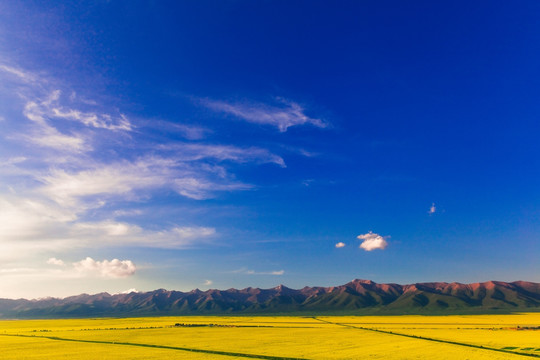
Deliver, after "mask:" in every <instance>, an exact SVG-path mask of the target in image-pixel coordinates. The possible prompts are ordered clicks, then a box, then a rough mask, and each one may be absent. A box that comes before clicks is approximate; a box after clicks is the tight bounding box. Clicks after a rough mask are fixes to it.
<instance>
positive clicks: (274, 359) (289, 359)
mask: <svg viewBox="0 0 540 360" xmlns="http://www.w3.org/2000/svg"><path fill="white" fill-rule="evenodd" d="M0 335H1V336H13V337H25V338H34V339H48V340H57V341H72V342H82V343H92V344H106V345H125V346H140V347H149V348H157V349H168V350H179V351H190V352H197V353H205V354H214V355H223V356H236V357H245V358H251V359H268V360H309V359H306V358H294V357H282V356H272V355H257V354H246V353H236V352H228V351H219V350H205V349H195V348H186V347H179V346H168V345H155V344H141V343H130V342H123V341H104V340H84V339H69V338H61V337H57V336H43V335H23V334H0Z"/></svg>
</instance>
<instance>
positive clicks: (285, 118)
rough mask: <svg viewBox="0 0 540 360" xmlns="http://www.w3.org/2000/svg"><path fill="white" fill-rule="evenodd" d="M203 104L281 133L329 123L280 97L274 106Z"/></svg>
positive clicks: (206, 101)
mask: <svg viewBox="0 0 540 360" xmlns="http://www.w3.org/2000/svg"><path fill="white" fill-rule="evenodd" d="M201 103H202V105H204V106H205V107H207V108H208V109H210V110H213V111H215V112H220V113H225V114H227V115H232V116H234V117H236V118H239V119H242V120H244V121H247V122H250V123H254V124H262V125H271V126H275V127H277V128H278V129H279V131H280V132H285V131H287V129H288V128H289V127H291V126H297V125H306V124H309V125H312V126H315V127H318V128H325V127H327V126H328V123H327V122H325V121H323V120H321V119H317V118H313V117H310V116H308V115H307V114H306V112H305V109H304V108H303V107H302V106H301V105H300V104H298V103H296V102H293V101H289V100H286V99H283V98H279V97H278V98H276V99H275V101H274V103H273V104H267V103H262V102H248V101H246V102H227V101H220V100H210V99H203V100H201Z"/></svg>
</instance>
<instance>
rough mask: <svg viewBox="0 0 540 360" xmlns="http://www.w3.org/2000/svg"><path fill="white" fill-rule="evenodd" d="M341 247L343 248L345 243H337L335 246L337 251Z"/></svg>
mask: <svg viewBox="0 0 540 360" xmlns="http://www.w3.org/2000/svg"><path fill="white" fill-rule="evenodd" d="M342 247H345V243H344V242H338V243H337V244H336V248H338V249H339V248H342Z"/></svg>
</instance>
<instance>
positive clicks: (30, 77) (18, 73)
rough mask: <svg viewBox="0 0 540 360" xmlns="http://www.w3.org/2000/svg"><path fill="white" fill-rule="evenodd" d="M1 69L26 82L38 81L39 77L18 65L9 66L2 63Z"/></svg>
mask: <svg viewBox="0 0 540 360" xmlns="http://www.w3.org/2000/svg"><path fill="white" fill-rule="evenodd" d="M0 71H3V72H5V73H7V74H9V75H12V76H15V77H17V78H18V79H19V80H21V81H23V82H25V83H34V82H37V81H38V79H39V77H37V76H36V75H34V74H32V73H31V72H29V71H25V70H22V69H20V68H17V67H13V66H8V65H6V64H0Z"/></svg>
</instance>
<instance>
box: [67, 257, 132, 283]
mask: <svg viewBox="0 0 540 360" xmlns="http://www.w3.org/2000/svg"><path fill="white" fill-rule="evenodd" d="M73 266H74V267H75V269H76V270H77V271H79V272H80V273H85V274H95V275H100V276H102V277H106V278H123V277H128V276H131V275H133V274H135V270H136V269H137V268H136V267H135V264H133V262H131V260H118V259H113V260H111V261H109V260H103V261H96V260H94V259H92V258H91V257H87V258H86V259H84V260H81V261H78V262H76V263H73Z"/></svg>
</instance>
